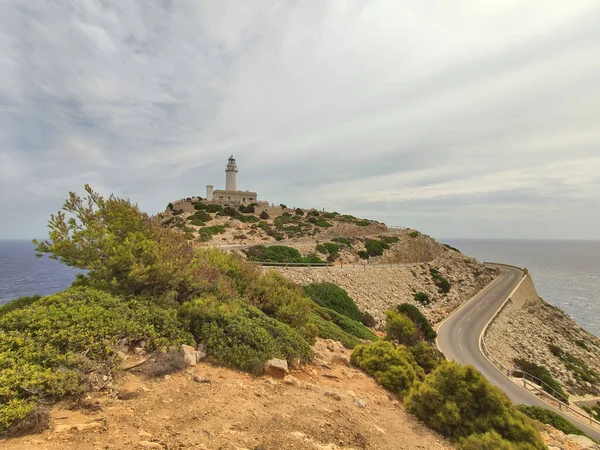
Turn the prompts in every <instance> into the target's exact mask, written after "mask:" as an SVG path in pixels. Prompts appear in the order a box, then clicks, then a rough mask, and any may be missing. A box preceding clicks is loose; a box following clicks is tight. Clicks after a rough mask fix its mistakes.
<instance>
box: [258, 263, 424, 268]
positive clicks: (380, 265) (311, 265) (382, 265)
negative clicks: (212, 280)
mask: <svg viewBox="0 0 600 450" xmlns="http://www.w3.org/2000/svg"><path fill="white" fill-rule="evenodd" d="M248 262H249V263H251V264H255V265H257V266H263V267H306V268H321V267H331V268H337V269H343V268H348V267H352V268H357V267H358V268H361V269H382V268H388V269H391V268H398V267H411V266H414V265H419V264H421V263H389V264H386V263H377V264H368V263H366V264H358V263H349V264H339V263H338V264H334V263H280V262H269V261H248Z"/></svg>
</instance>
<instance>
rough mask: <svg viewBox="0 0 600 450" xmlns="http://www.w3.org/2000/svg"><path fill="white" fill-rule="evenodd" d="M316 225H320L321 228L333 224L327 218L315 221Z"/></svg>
mask: <svg viewBox="0 0 600 450" xmlns="http://www.w3.org/2000/svg"><path fill="white" fill-rule="evenodd" d="M315 225H316V226H318V227H321V228H330V227H332V226H333V225H332V224H331V223H329V222H327V221H326V220H325V219H318V220H317V221H316V222H315Z"/></svg>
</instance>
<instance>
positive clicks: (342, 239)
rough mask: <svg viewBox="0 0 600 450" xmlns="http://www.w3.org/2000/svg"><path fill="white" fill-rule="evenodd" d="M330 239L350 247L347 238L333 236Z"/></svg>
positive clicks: (350, 244) (350, 243)
mask: <svg viewBox="0 0 600 450" xmlns="http://www.w3.org/2000/svg"><path fill="white" fill-rule="evenodd" d="M332 241H333V242H337V243H338V244H341V245H344V246H346V247H348V248H351V247H352V242H350V241H349V240H348V239H346V238H344V237H337V238H333V239H332Z"/></svg>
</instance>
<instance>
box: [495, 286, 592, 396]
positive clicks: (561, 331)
mask: <svg viewBox="0 0 600 450" xmlns="http://www.w3.org/2000/svg"><path fill="white" fill-rule="evenodd" d="M527 278H529V280H527V279H526V280H524V282H523V284H522V287H521V288H520V289H519V291H517V292H516V293H515V295H513V297H512V301H510V302H509V303H508V304H507V305H506V307H505V308H504V309H503V310H502V311H501V312H500V314H499V315H498V316H497V318H496V319H495V320H494V322H492V324H491V325H490V327H489V329H488V332H487V333H486V345H487V347H488V350H489V351H490V353H491V354H492V355H493V356H494V357H496V358H497V359H499V360H500V361H501V362H502V363H503V364H505V365H506V366H508V367H514V364H513V361H514V359H515V358H522V359H526V360H528V361H531V362H534V363H536V364H538V365H542V366H545V367H546V368H547V369H548V370H549V371H550V372H551V373H552V376H553V377H554V378H555V379H556V380H557V381H558V382H559V383H560V384H562V385H563V386H564V388H566V390H567V391H568V392H569V393H571V394H577V395H583V394H593V395H600V339H598V338H597V337H596V336H594V335H592V334H590V333H588V332H587V331H585V330H584V329H583V328H581V327H579V326H578V325H577V324H576V323H575V322H574V321H573V320H572V319H571V318H570V317H569V316H568V315H567V314H565V313H564V312H563V311H561V310H560V309H558V308H556V307H553V306H551V305H549V304H548V303H546V302H545V301H544V300H542V299H541V298H539V297H538V296H537V292H536V291H535V287H534V286H533V282H532V281H531V278H530V277H527ZM596 376H597V378H595V377H596ZM594 380H597V382H594Z"/></svg>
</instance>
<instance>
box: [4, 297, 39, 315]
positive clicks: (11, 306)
mask: <svg viewBox="0 0 600 450" xmlns="http://www.w3.org/2000/svg"><path fill="white" fill-rule="evenodd" d="M40 298H42V297H40V296H39V295H33V296H31V297H19V298H16V299H14V300H12V301H10V302H8V303H5V304H4V305H1V306H0V316H3V315H4V314H7V313H9V312H10V311H14V310H15V309H22V308H25V307H26V306H29V305H31V304H33V303H35V302H37V301H38V300H39V299H40Z"/></svg>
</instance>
